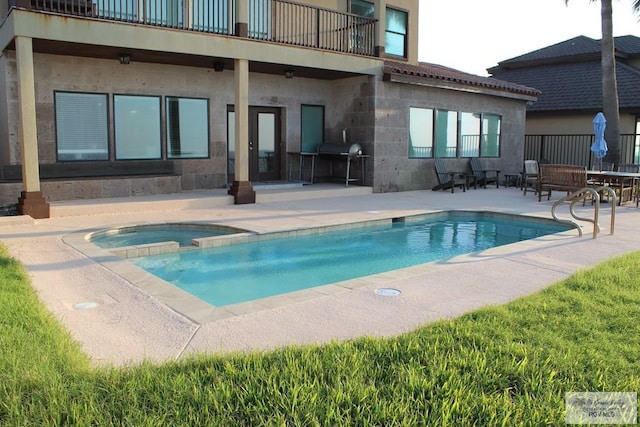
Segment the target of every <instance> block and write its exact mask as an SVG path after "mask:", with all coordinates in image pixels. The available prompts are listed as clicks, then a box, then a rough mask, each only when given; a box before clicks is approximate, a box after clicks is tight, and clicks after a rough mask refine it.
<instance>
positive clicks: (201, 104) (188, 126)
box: [165, 97, 209, 159]
mask: <svg viewBox="0 0 640 427" xmlns="http://www.w3.org/2000/svg"><path fill="white" fill-rule="evenodd" d="M165 103H166V116H167V158H168V159H194V158H206V157H209V103H208V100H206V99H192V98H175V97H167V98H165Z"/></svg>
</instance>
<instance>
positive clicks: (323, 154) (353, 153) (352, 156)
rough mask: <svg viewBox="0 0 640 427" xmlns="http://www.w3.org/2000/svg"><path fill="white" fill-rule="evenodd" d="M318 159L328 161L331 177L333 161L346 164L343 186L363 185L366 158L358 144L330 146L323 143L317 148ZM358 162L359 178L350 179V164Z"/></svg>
mask: <svg viewBox="0 0 640 427" xmlns="http://www.w3.org/2000/svg"><path fill="white" fill-rule="evenodd" d="M318 157H320V158H327V159H328V160H329V169H330V172H329V174H330V175H331V176H333V161H334V160H338V161H344V162H345V163H346V174H345V186H346V187H348V186H349V182H351V181H361V183H362V184H363V185H364V159H365V158H366V157H368V156H367V155H366V154H364V153H363V151H362V147H361V146H360V144H332V143H325V144H320V145H319V146H318ZM358 160H359V161H360V172H361V177H360V178H351V176H350V172H351V162H352V161H358Z"/></svg>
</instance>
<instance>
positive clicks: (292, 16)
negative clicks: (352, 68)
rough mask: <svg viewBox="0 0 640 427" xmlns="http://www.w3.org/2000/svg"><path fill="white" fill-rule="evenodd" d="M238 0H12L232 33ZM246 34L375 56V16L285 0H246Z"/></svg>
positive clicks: (31, 6)
mask: <svg viewBox="0 0 640 427" xmlns="http://www.w3.org/2000/svg"><path fill="white" fill-rule="evenodd" d="M235 1H236V0H93V1H92V0H10V6H12V7H20V8H23V9H27V10H32V11H43V12H51V13H56V14H62V15H66V16H74V17H81V18H91V19H97V20H101V21H117V22H125V23H131V24H136V25H146V26H151V27H164V28H173V29H179V30H185V31H194V32H200V33H210V34H219V35H227V36H236V34H235V22H236V17H235V10H236V7H235V6H236V5H235ZM248 8H249V22H248V38H249V39H253V40H260V41H265V42H272V43H279V44H285V45H292V46H300V47H307V48H315V49H322V50H327V51H332V52H342V53H349V54H355V55H364V56H371V57H373V56H375V46H374V40H375V32H376V28H375V27H376V20H375V19H371V18H365V17H362V16H358V15H354V14H350V13H343V12H338V11H334V10H329V9H324V8H319V7H313V6H309V5H305V4H300V3H293V2H289V1H283V0H248Z"/></svg>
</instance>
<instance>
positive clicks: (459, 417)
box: [0, 248, 640, 426]
mask: <svg viewBox="0 0 640 427" xmlns="http://www.w3.org/2000/svg"><path fill="white" fill-rule="evenodd" d="M638 265H640V253H636V254H630V255H627V256H624V257H620V258H617V259H615V260H612V261H609V262H606V263H604V264H601V265H599V266H597V268H594V269H592V270H589V271H584V272H581V273H578V274H576V275H574V276H572V277H570V278H569V279H567V280H565V281H563V282H562V283H559V284H557V285H555V286H553V287H551V288H549V289H547V290H545V291H543V292H540V293H538V294H535V295H532V296H529V297H526V298H523V299H520V300H518V301H515V302H513V303H510V304H507V305H504V306H499V307H491V308H487V309H483V310H479V311H476V312H473V313H470V314H468V315H465V316H462V317H460V318H458V319H455V320H451V321H440V322H436V323H434V324H430V325H428V326H425V327H422V328H420V329H419V330H416V331H414V332H411V333H407V334H404V335H402V336H399V337H396V338H388V339H374V338H362V339H358V340H354V341H350V342H346V343H333V344H330V345H323V346H304V347H285V348H281V349H279V350H277V351H273V352H269V353H253V354H237V355H231V356H208V357H205V356H201V357H197V358H193V359H189V360H185V361H180V362H170V363H166V364H162V365H156V364H152V363H142V364H140V365H136V366H132V367H128V368H96V367H92V366H91V364H90V361H89V360H88V358H87V357H86V356H85V355H84V354H83V353H82V352H81V350H80V349H79V347H78V345H76V343H74V342H73V340H72V339H71V338H70V337H69V334H68V333H67V332H66V331H65V330H63V329H62V328H61V326H60V325H59V324H58V323H57V321H56V320H55V319H54V318H53V317H52V316H51V315H50V314H49V313H48V311H47V310H46V309H45V308H44V307H43V306H42V305H41V304H40V302H39V301H38V299H37V295H36V294H35V293H34V291H33V290H32V288H31V286H30V284H29V281H28V279H27V277H26V274H25V272H24V270H23V268H22V267H21V266H20V265H19V263H17V262H16V261H15V260H13V259H11V258H9V257H8V255H7V252H6V250H4V249H2V248H0V283H2V285H1V286H0V328H1V330H0V340H1V342H0V355H1V357H0V425H8V426H21V425H24V426H31V425H48V426H62V425H79V426H83V425H100V426H107V425H127V426H167V425H184V426H196V425H197V426H200V425H203V426H204V425H206V426H209V425H220V426H227V425H228V426H238V425H247V426H255V425H305V426H306V425H322V426H324V425H331V426H334V425H362V426H365V425H385V426H388V425H406V426H417V425H435V426H447V425H448V426H460V425H465V426H467V425H490V426H500V425H508V426H512V425H525V426H527V425H528V426H541V425H564V424H565V418H564V417H565V407H564V399H565V393H566V392H569V391H632V392H634V391H640V372H639V370H638V362H637V361H638V360H640V322H638V319H640V274H638V268H637V266H638Z"/></svg>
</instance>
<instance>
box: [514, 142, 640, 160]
mask: <svg viewBox="0 0 640 427" xmlns="http://www.w3.org/2000/svg"><path fill="white" fill-rule="evenodd" d="M594 140H595V137H594V135H592V134H587V135H525V137H524V158H525V160H537V161H538V162H539V163H554V164H564V165H581V166H582V165H583V166H586V167H588V168H591V167H592V166H593V165H594V164H596V161H595V160H596V158H595V156H594V155H593V152H592V151H591V145H592V144H593V142H594ZM620 163H640V135H635V134H623V135H620Z"/></svg>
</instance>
